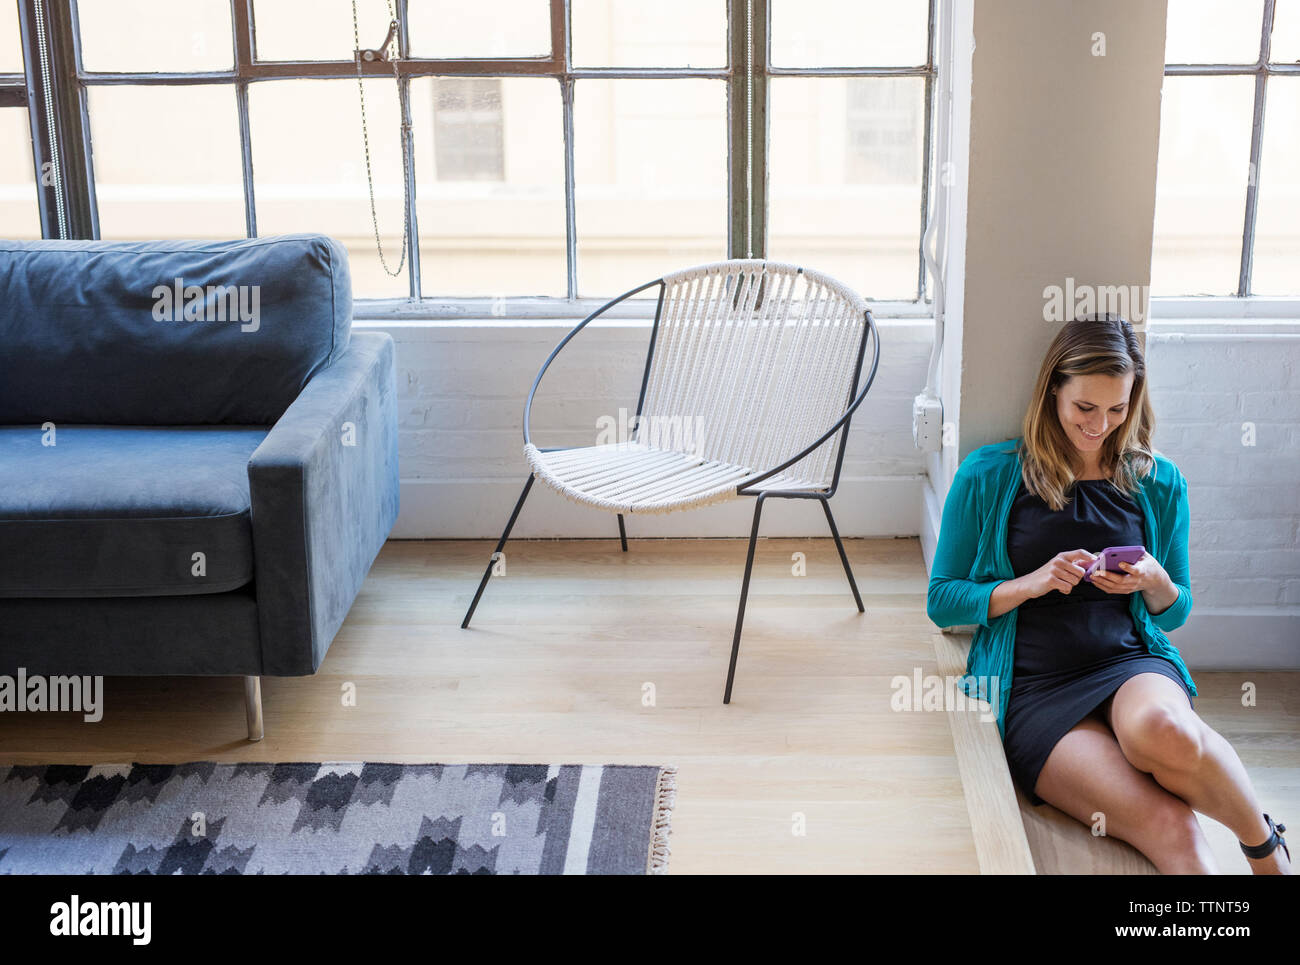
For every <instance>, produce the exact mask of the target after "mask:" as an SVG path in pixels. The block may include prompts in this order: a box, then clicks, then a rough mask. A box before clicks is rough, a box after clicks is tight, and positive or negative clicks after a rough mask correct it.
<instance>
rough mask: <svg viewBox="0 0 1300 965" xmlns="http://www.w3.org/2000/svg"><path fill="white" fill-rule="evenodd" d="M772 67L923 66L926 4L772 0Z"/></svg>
mask: <svg viewBox="0 0 1300 965" xmlns="http://www.w3.org/2000/svg"><path fill="white" fill-rule="evenodd" d="M771 9H772V21H771V24H770V25H769V26H770V32H771V37H772V64H773V65H774V66H776V67H858V66H870V67H908V66H915V65H917V64H924V63H925V51H926V40H927V30H928V23H929V18H930V5H929V3H928V2H927V0H772V8H771Z"/></svg>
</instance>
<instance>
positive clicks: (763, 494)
mask: <svg viewBox="0 0 1300 965" xmlns="http://www.w3.org/2000/svg"><path fill="white" fill-rule="evenodd" d="M656 285H658V286H659V299H658V302H657V303H656V305H655V315H654V324H653V326H652V327H651V329H650V346H649V348H648V350H647V351H646V360H645V371H644V373H643V374H642V376H641V392H640V395H639V397H638V399H637V404H636V417H637V419H638V420H639V419H640V416H641V409H642V406H644V405H645V395H646V386H647V384H648V383H649V380H650V367H651V363H652V362H653V360H654V351H655V342H656V339H657V337H658V334H659V317H660V313H661V312H662V310H663V303H664V293H665V291H666V290H667V285H666V283H665V280H664V279H663V278H657V279H655V280H654V281H652V282H647V283H646V284H644V285H640V286H638V287H637V288H633V289H631V290H630V291H626V292H624V293H623V294H622V295H619V296H618V297H617V298H614V299H611V300H610V301H608V302H606V303H605V304H604V305H602V306H601V307H600V308H598V309H596V310H595V311H594V312H592V313H591V314H590V315H588V316H587V317H586V318H584V319H583V320H582V321H581V322H579V323H578V324H577V325H575V326H574V327H573V329H572V330H571V331H570V332H569V333H568V334H567V335H565V336H564V338H563V339H561V340H560V343H559V344H558V345H556V346H555V348H554V349H552V351H551V354H550V355H549V356H547V358H546V361H545V362H543V363H542V367H541V369H539V370H538V372H537V377H536V378H535V379H533V386H532V388H531V389H530V390H529V392H528V399H527V401H526V402H525V403H524V445H525V446H527V445H530V444H531V443H532V436H531V433H530V432H529V417H530V415H531V413H532V407H533V397H534V396H535V395H536V394H537V387H538V386H539V385H541V382H542V376H544V375H545V374H546V370H547V369H548V368H549V367H550V365H551V362H553V361H554V360H555V358H556V356H558V355H559V354H560V352H561V351H562V350H563V349H564V346H566V345H567V344H569V340H570V339H572V338H573V337H574V336H575V335H577V334H578V333H579V332H580V331H582V329H584V328H585V327H586V326H587V325H588V323H590V322H592V321H594V320H595V319H597V318H599V317H600V316H601V315H603V314H604V313H605V312H606V311H608V310H609V309H610V308H613V307H614V306H615V305H617V304H619V303H620V302H622V301H624V300H626V299H628V298H631V297H632V296H633V295H637V294H640V293H641V292H643V291H646V290H647V289H649V288H653V287H655V286H656ZM863 314H864V316H865V323H866V324H865V325H864V326H863V328H862V338H861V340H860V342H859V344H858V354H857V361H856V363H855V365H854V368H853V382H852V385H851V386H850V393H852V391H853V389H854V388H856V386H857V384H858V380H859V379H860V378H861V376H862V363H863V360H864V359H865V357H866V349H867V340H868V337H870V338H871V340H872V344H873V350H872V359H871V371H870V372H869V374H868V375H867V381H866V384H865V385H863V387H862V389H861V390H860V391H859V392H858V394H857V396H856V397H855V398H853V401H852V403H851V404H850V405H849V407H848V408H847V409H845V411H844V413H843V414H842V415H841V416H840V417H839V419H837V420H836V421H835V424H834V425H832V426H831V427H830V428H829V429H827V430H826V432H824V433H822V435H821V436H820V437H818V439H817V440H816V441H815V442H813V443H812V444H811V445H809V446H807V447H806V448H805V449H803V450H802V451H801V452H799V453H798V454H797V455H795V456H793V457H791V458H790V459H787V460H786V461H785V462H783V463H781V464H780V465H779V466H776V467H775V468H773V469H769V470H767V471H765V472H763V473H760V474H758V475H756V476H752V477H750V478H749V479H746V480H745V481H744V482H742V483H740V484H739V485H738V486H737V487H736V495H738V496H754V497H756V499H755V503H754V522H753V526H752V527H751V528H750V531H749V553H748V555H747V556H746V558H745V577H744V580H743V581H742V582H741V585H740V607H739V609H738V611H737V613H736V630H735V634H734V636H733V637H732V641H731V662H730V664H729V665H728V667H727V686H726V689H725V691H724V692H723V696H722V702H723V703H724V704H729V703H731V689H732V684H733V683H734V681H735V677H736V660H737V658H738V657H739V655H740V635H741V630H742V629H743V627H744V624H745V604H746V602H747V601H748V599H749V581H750V576H751V574H752V573H753V570H754V548H755V545H756V544H757V542H758V524H759V519H760V517H761V516H762V513H763V501H764V500H765V499H768V498H780V499H817V500H820V501H821V504H822V509H823V510H824V511H825V513H826V523H827V525H829V527H830V531H831V536H833V537H834V538H835V548H836V549H837V550H838V551H839V554H840V562H841V563H842V564H844V575H845V576H847V577H848V580H849V588H850V589H851V590H852V591H853V600H854V602H855V603H856V604H857V607H858V612H859V613H863V612H865V607H864V606H863V605H862V595H861V594H860V593H859V592H858V584H857V581H856V580H854V578H853V568H852V567H851V566H850V565H849V557H848V554H847V553H845V552H844V543H843V542H842V541H841V539H840V532H839V528H838V527H837V526H836V525H835V517H834V516H833V515H832V514H831V506H830V498H831V497H832V496H834V495H835V491H836V489H837V488H838V487H839V483H840V470H841V467H842V466H843V464H844V447H845V445H846V444H847V442H848V437H849V431H848V430H849V424H850V420H851V419H852V416H853V413H854V412H855V411H856V410H857V408H858V406H860V405H861V404H862V402H863V400H864V399H865V398H866V397H867V392H868V391H870V389H871V383H872V382H873V381H875V378H876V369H877V367H878V366H879V364H880V333H879V332H878V331H877V329H876V324H875V320H874V319H873V318H872V317H871V311H870V310H867V311H865V312H864V313H863ZM841 430H843V434H842V435H841V436H840V442H839V453H838V454H837V455H836V457H835V474H834V476H833V477H832V479H831V485H830V488H828V489H825V490H821V489H815V490H773V489H767V490H758V491H755V490H754V489H753V486H755V485H756V484H757V483H760V482H762V481H763V480H764V479H767V478H769V477H770V476H775V475H776V474H777V473H780V472H784V471H785V470H786V469H788V468H790V467H791V466H793V465H794V464H795V463H797V462H799V460H801V459H803V458H804V457H805V456H807V455H809V454H810V453H812V452H814V451H815V450H816V449H817V448H818V447H820V446H821V445H822V444H823V443H825V442H826V440H827V439H830V438H831V436H833V435H835V433H837V432H840V431H841ZM568 448H574V447H572V446H557V447H553V448H549V449H541V450H540V451H542V452H555V451H558V450H561V449H568ZM535 479H536V477H535V476H534V475H533V474H532V473H530V474H529V476H528V480H527V481H526V482H525V483H524V489H523V492H521V493H520V494H519V500H518V502H516V503H515V508H514V511H513V512H512V513H511V514H510V519H509V520H508V521H507V522H506V528H505V530H504V531H503V532H502V533H501V539H500V540H498V541H497V545H496V549H495V550H493V552H492V556H491V557H490V558H489V560H488V565H487V568H486V569H485V570H484V571H483V579H482V580H481V581H480V582H479V585H478V591H477V592H476V593H475V594H474V599H473V601H472V602H471V603H470V605H469V609H468V610H467V611H466V613H465V619H464V620H463V621H462V622H461V625H460V626H461V629H462V630H463V629H466V628H467V627H468V626H469V621H470V619H471V618H472V617H473V616H474V610H475V609H476V608H477V607H478V603H479V599H480V598H481V597H482V596H483V590H484V589H485V588H486V587H487V584H488V580H489V579H491V577H492V569H493V566H494V565H495V563H496V560H497V557H498V556H499V555H500V553H501V552H502V550H504V549H505V545H506V541H507V540H508V539H509V538H510V531H511V530H512V529H513V528H514V525H515V521H516V520H517V519H518V518H519V512H520V510H522V509H523V507H524V501H525V500H526V499H527V498H528V493H529V490H531V489H532V488H533V482H534V481H535ZM618 536H619V542H620V543H621V545H622V550H623V552H624V553H626V552H627V530H626V529H625V528H624V524H623V514H622V513H619V514H618Z"/></svg>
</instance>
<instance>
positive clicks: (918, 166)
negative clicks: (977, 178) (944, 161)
mask: <svg viewBox="0 0 1300 965" xmlns="http://www.w3.org/2000/svg"><path fill="white" fill-rule="evenodd" d="M924 91H925V84H924V82H923V81H922V79H921V78H919V77H897V78H895V77H818V78H804V77H776V78H773V80H772V87H771V101H770V105H769V115H770V124H771V139H770V141H769V144H768V154H769V166H770V169H771V177H770V180H769V189H768V190H769V208H770V213H769V216H768V217H769V220H768V257H770V258H771V259H773V260H774V261H787V262H794V263H796V264H803V265H807V266H808V267H809V268H813V269H816V270H818V271H824V272H827V273H828V274H831V275H834V276H835V277H837V278H839V279H841V280H842V281H844V282H845V283H847V284H848V285H850V286H851V287H853V288H856V289H857V290H858V291H859V292H861V293H862V295H863V296H865V297H867V298H874V299H893V298H897V299H906V300H912V299H915V298H916V281H917V267H918V261H919V257H920V236H921V227H920V224H921V174H922V166H923V163H924V157H923V148H924V141H925V138H924V106H925V105H924V96H925V95H924ZM814 146H815V147H814Z"/></svg>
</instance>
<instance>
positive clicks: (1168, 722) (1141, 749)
mask: <svg viewBox="0 0 1300 965" xmlns="http://www.w3.org/2000/svg"><path fill="white" fill-rule="evenodd" d="M1115 725H1116V727H1115V737H1116V738H1117V739H1118V741H1119V745H1120V748H1121V749H1122V750H1123V751H1124V756H1125V757H1127V758H1128V759H1129V760H1130V761H1131V762H1132V763H1133V765H1134V766H1135V767H1138V768H1141V769H1142V770H1145V771H1150V770H1152V769H1153V768H1155V767H1168V768H1173V769H1175V770H1193V769H1195V768H1196V767H1197V765H1198V764H1199V763H1200V761H1201V758H1202V757H1203V756H1204V754H1205V745H1206V741H1207V739H1208V734H1207V733H1206V727H1205V724H1204V723H1202V722H1201V719H1200V718H1199V717H1197V716H1196V715H1195V714H1193V713H1192V712H1191V710H1190V708H1186V707H1178V706H1176V705H1174V704H1170V703H1166V702H1164V701H1156V702H1152V703H1150V704H1147V705H1146V706H1144V707H1142V708H1140V709H1137V710H1135V711H1133V712H1131V713H1130V714H1128V715H1126V717H1125V719H1123V720H1116V721H1115Z"/></svg>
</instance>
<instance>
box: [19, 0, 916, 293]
mask: <svg viewBox="0 0 1300 965" xmlns="http://www.w3.org/2000/svg"><path fill="white" fill-rule="evenodd" d="M0 6H3V5H2V4H0ZM19 6H20V7H21V8H22V9H24V10H25V11H26V16H25V20H26V21H30V22H29V23H26V24H25V27H24V38H23V39H24V40H28V38H27V34H28V33H31V34H35V24H36V22H37V21H40V22H41V23H42V24H43V25H44V27H45V28H46V29H45V30H44V31H43V33H44V36H45V38H46V39H45V43H46V44H47V45H48V50H47V52H48V55H49V59H50V62H51V65H52V67H51V81H50V83H51V89H50V91H49V93H50V101H51V105H52V108H53V109H54V124H53V127H52V128H51V129H52V130H53V132H54V135H55V138H56V139H57V140H59V143H58V144H57V145H54V144H51V143H49V140H48V136H47V134H46V129H47V128H49V125H46V124H44V122H41V121H39V119H38V121H37V122H36V123H35V124H34V125H33V128H34V130H35V133H36V136H37V141H38V142H41V145H42V146H38V150H37V152H36V154H37V160H38V162H39V161H40V159H41V158H43V157H48V156H49V155H50V152H51V151H52V150H54V149H55V148H56V147H57V149H58V150H59V151H61V157H60V161H59V164H58V165H57V166H58V168H59V172H60V174H61V177H59V178H58V179H57V181H58V183H57V184H51V185H49V186H47V187H46V188H45V189H43V190H42V192H41V195H42V204H43V207H44V209H45V211H44V220H45V222H46V225H47V227H46V234H47V235H51V236H57V235H58V233H59V230H60V229H59V228H58V224H59V223H60V220H59V218H58V217H56V216H55V212H54V208H55V207H56V206H57V205H58V204H62V205H63V206H65V207H66V208H67V209H68V210H67V212H66V216H65V217H64V218H63V223H64V224H65V228H64V229H63V230H64V231H66V232H67V233H68V235H69V236H99V237H103V238H121V239H132V238H167V237H187V238H224V237H237V236H241V235H244V234H248V235H268V234H277V233H284V232H292V231H319V232H324V233H327V234H330V235H333V236H334V237H336V238H338V239H339V240H340V241H342V242H343V243H344V244H345V245H346V247H347V249H348V251H349V255H350V260H351V263H352V273H353V284H354V289H355V292H356V295H357V297H358V298H362V299H366V298H369V299H388V300H391V301H389V302H375V303H373V304H372V306H371V309H372V310H373V311H376V312H382V311H384V310H386V308H389V307H391V309H392V310H393V311H410V310H411V306H410V305H409V304H402V303H401V300H405V299H411V298H418V299H422V300H423V301H422V303H421V304H420V305H419V306H418V308H419V309H420V310H422V311H429V312H432V313H439V312H441V311H447V312H453V313H455V312H468V311H473V310H474V306H476V305H478V304H486V303H487V302H488V301H490V302H491V304H492V305H493V309H494V311H497V312H498V313H499V311H500V306H501V305H503V304H510V303H511V302H512V301H515V304H516V307H518V308H519V309H520V310H522V311H535V312H546V311H551V310H554V311H555V312H557V313H559V312H563V311H565V310H566V309H565V304H566V303H569V302H571V301H572V300H574V299H590V298H603V297H609V296H612V295H615V294H618V293H619V292H621V291H623V290H626V289H627V288H630V287H633V286H634V285H637V284H640V283H642V282H644V281H648V280H650V279H651V278H654V277H656V276H657V275H659V274H661V273H663V272H665V271H668V270H672V269H675V268H679V267H685V266H687V265H690V264H695V263H698V262H702V261H711V260H720V259H723V258H727V257H766V258H770V259H774V260H781V261H791V262H796V263H802V264H807V265H809V266H810V267H816V268H819V269H821V270H824V271H828V272H830V273H832V274H835V275H838V276H840V277H841V278H843V279H844V280H845V281H847V282H848V283H850V284H851V285H854V286H855V287H857V288H858V289H859V290H860V291H862V292H863V293H864V294H865V295H866V296H868V297H869V298H871V299H873V300H877V301H896V302H915V303H923V302H924V299H925V297H926V291H925V281H926V279H925V272H924V270H923V263H922V260H921V255H920V240H921V234H922V231H923V229H924V224H925V219H926V214H927V195H928V191H929V182H930V177H929V171H930V157H929V153H930V151H929V144H930V137H929V129H930V115H931V110H930V102H931V91H932V87H933V83H932V81H933V77H934V67H933V61H934V56H933V41H932V34H933V26H934V17H935V11H936V7H937V0H894V2H890V3H883V2H881V3H865V2H861V0H654V2H652V3H650V2H644V0H476V2H474V3H465V2H462V0H356V3H355V17H356V29H355V34H354V21H353V17H354V4H353V3H352V0H187V2H186V3H183V4H180V3H176V2H174V0H76V2H75V3H73V4H71V6H70V7H69V5H68V4H67V3H56V2H54V0H44V2H42V0H20V4H19ZM394 18H395V19H396V20H397V22H398V24H399V25H400V29H399V30H398V31H397V34H396V37H395V48H396V49H397V52H398V56H397V58H396V59H395V61H393V62H389V61H385V60H384V59H383V58H376V59H373V60H366V59H364V58H358V57H356V56H355V54H354V51H355V49H356V48H357V47H360V48H361V49H366V48H378V47H380V46H381V45H382V43H383V41H384V39H385V36H386V34H388V32H389V26H390V20H392V19H394ZM5 31H6V27H5V25H4V23H3V22H2V21H0V48H3V46H4V44H5V43H8V42H10V41H12V43H13V45H15V46H16V45H17V43H18V40H19V38H18V37H17V36H16V35H15V32H16V31H17V23H16V21H15V23H14V24H12V25H10V26H9V27H8V28H7V31H8V32H7V33H6V32H5ZM28 42H29V43H31V42H33V41H30V40H29V41H28ZM3 55H4V50H3V49H0V72H3V71H4V70H5V69H6V62H5V61H4V60H3ZM358 65H360V75H361V77H360V79H359V78H358ZM18 69H21V62H20V63H19V68H18ZM19 79H20V78H19ZM2 83H3V78H2V77H0V84H2ZM359 85H360V86H359ZM363 96H364V117H365V127H364V134H363V124H362V109H361V108H362V99H363ZM17 113H18V112H11V111H0V123H3V122H4V121H5V120H6V115H12V116H14V117H17ZM22 113H23V114H25V112H22ZM404 118H407V119H409V137H403V134H402V131H403V127H402V125H403V119H404ZM11 126H12V125H11ZM60 133H61V134H62V135H63V137H62V138H59V135H60ZM11 166H12V165H11ZM26 167H27V170H28V171H29V172H30V170H31V168H32V165H31V155H30V154H28V155H27V162H26ZM404 171H409V179H408V178H407V177H406V175H404ZM15 178H16V174H14V173H13V172H11V171H10V170H9V169H8V168H0V179H2V180H0V192H8V193H0V204H10V203H11V202H10V200H9V195H10V194H13V193H14V190H15V189H14V184H16V183H17V182H16V181H15ZM31 190H32V191H33V193H34V191H35V187H34V186H33V187H32V189H31ZM60 194H61V195H62V196H61V197H59V195H60ZM372 198H373V202H372ZM372 203H373V206H374V216H373V218H372V211H371V206H372ZM408 207H409V209H410V219H409V220H410V224H409V232H408V233H407V234H408V243H407V248H406V250H405V251H404V252H403V249H402V239H403V234H404V231H403V228H404V221H405V219H404V212H405V211H406V209H407V208H408ZM3 210H5V211H6V212H7V211H8V209H7V208H6V209H3ZM8 220H9V218H6V221H7V222H8ZM5 233H8V234H13V232H12V230H11V229H9V228H8V227H6V229H5ZM376 236H378V237H376ZM377 241H378V243H379V244H380V245H382V248H383V252H384V259H383V260H382V261H381V259H380V256H379V254H378V252H377V250H376V248H377V245H376V242H377ZM403 255H404V256H405V257H403ZM399 263H400V264H401V269H400V271H396V269H397V268H398V265H399ZM394 271H395V274H394Z"/></svg>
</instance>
